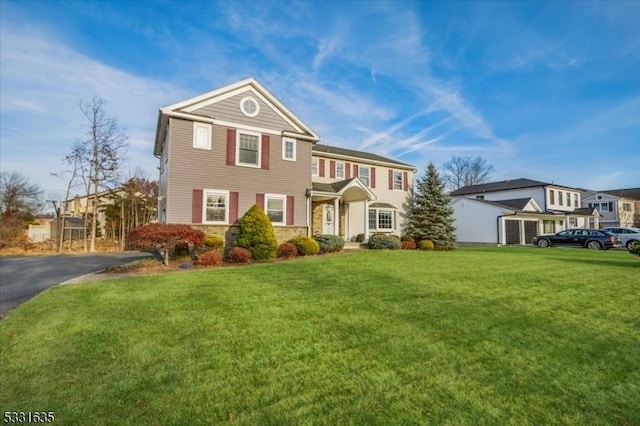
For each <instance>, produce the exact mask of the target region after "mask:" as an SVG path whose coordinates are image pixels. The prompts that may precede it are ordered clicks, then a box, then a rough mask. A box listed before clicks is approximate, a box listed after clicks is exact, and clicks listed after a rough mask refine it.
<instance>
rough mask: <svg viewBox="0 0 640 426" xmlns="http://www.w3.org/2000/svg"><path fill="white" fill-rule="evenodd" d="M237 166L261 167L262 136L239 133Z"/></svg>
mask: <svg viewBox="0 0 640 426" xmlns="http://www.w3.org/2000/svg"><path fill="white" fill-rule="evenodd" d="M237 146H238V156H237V159H238V161H237V164H238V165H245V166H254V167H260V134H258V133H247V132H238V144H237Z"/></svg>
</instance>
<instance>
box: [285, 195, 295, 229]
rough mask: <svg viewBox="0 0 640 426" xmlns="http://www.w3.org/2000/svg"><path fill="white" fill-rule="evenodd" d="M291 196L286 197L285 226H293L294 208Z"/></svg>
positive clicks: (293, 200)
mask: <svg viewBox="0 0 640 426" xmlns="http://www.w3.org/2000/svg"><path fill="white" fill-rule="evenodd" d="M294 202H295V199H294V198H293V195H287V222H286V223H287V226H293V211H294V207H295V203H294Z"/></svg>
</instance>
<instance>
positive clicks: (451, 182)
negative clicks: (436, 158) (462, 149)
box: [442, 156, 494, 191]
mask: <svg viewBox="0 0 640 426" xmlns="http://www.w3.org/2000/svg"><path fill="white" fill-rule="evenodd" d="M442 170H443V180H444V183H445V184H446V185H447V187H448V188H449V189H450V190H452V191H454V190H456V189H460V188H462V187H463V186H470V185H478V184H480V183H484V182H486V181H487V180H488V179H489V178H490V177H491V173H493V170H494V169H493V166H492V165H491V164H488V163H487V160H485V159H484V158H482V157H479V156H478V157H456V156H453V157H452V158H451V160H449V161H447V162H446V163H444V164H443V165H442Z"/></svg>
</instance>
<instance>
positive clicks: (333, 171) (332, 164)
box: [329, 160, 336, 179]
mask: <svg viewBox="0 0 640 426" xmlns="http://www.w3.org/2000/svg"><path fill="white" fill-rule="evenodd" d="M329 177H330V178H332V179H333V178H335V177H336V162H335V161H333V160H331V161H329Z"/></svg>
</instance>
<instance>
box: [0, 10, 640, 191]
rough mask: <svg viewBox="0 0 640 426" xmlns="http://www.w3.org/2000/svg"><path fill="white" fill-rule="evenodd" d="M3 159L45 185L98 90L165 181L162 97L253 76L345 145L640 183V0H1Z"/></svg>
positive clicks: (621, 184)
mask: <svg viewBox="0 0 640 426" xmlns="http://www.w3.org/2000/svg"><path fill="white" fill-rule="evenodd" d="M0 8H1V9H0V19H1V21H0V67H1V68H0V115H1V118H0V140H1V152H0V169H1V170H3V171H8V170H13V169H16V170H19V171H21V172H23V173H24V174H25V175H27V176H29V177H30V178H31V179H32V181H33V182H35V183H37V184H39V185H40V186H41V187H42V188H43V189H44V190H45V195H47V194H48V193H53V192H56V191H57V192H60V191H62V190H63V189H64V188H65V186H66V182H64V180H61V179H55V178H52V177H51V176H50V172H56V171H60V170H61V169H62V165H61V158H62V157H63V156H64V155H65V154H66V153H67V152H68V151H69V149H70V147H71V144H72V143H73V141H74V140H75V139H77V138H80V137H82V136H83V132H84V130H83V128H82V126H83V124H84V123H83V121H82V116H81V114H80V110H79V103H80V101H82V100H87V99H90V98H91V97H92V96H94V95H98V96H102V97H104V98H105V99H106V100H107V114H108V115H109V116H113V117H115V118H117V119H118V121H119V123H120V125H121V126H122V127H124V128H125V129H126V131H127V133H128V135H129V144H130V146H129V151H128V162H127V164H126V167H125V170H124V174H125V175H127V174H131V173H133V172H134V171H135V169H136V168H141V169H142V170H143V171H144V173H146V174H147V176H148V177H150V178H157V170H156V166H157V161H156V159H155V158H154V157H153V154H152V149H153V137H154V131H155V125H156V121H157V112H158V108H160V107H162V106H166V105H170V104H172V103H175V102H178V101H180V100H183V99H186V98H189V97H192V96H196V95H199V94H201V93H204V92H207V91H210V90H213V89H216V88H218V87H221V86H224V85H227V84H230V83H233V82H236V81H238V80H241V79H244V78H247V77H255V78H256V79H257V80H258V81H260V82H261V83H262V84H263V85H264V86H265V87H266V88H267V89H268V90H269V91H271V92H272V93H273V94H274V95H275V96H276V97H277V98H278V99H279V100H280V101H282V102H283V103H284V104H285V105H286V106H287V107H288V108H289V109H291V110H292V111H293V112H294V113H295V114H297V115H298V116H299V117H300V118H301V119H302V120H303V121H305V123H307V124H308V125H309V126H310V127H311V128H313V129H314V130H315V131H316V132H317V133H319V134H320V136H321V137H322V142H323V143H326V144H329V145H336V146H342V147H346V148H352V149H361V150H367V151H371V152H375V153H378V154H381V155H387V156H391V157H394V158H396V159H398V160H401V161H405V162H408V163H411V164H414V165H416V166H417V167H418V168H419V172H420V173H422V171H423V170H424V168H425V165H426V164H427V163H428V162H429V161H432V162H434V163H435V164H436V165H437V166H440V165H442V163H444V162H446V161H447V160H449V159H450V158H451V157H452V156H454V155H456V156H482V157H484V158H486V159H487V160H488V162H489V163H490V164H492V165H493V166H494V168H495V172H494V173H493V180H501V179H509V178H518V177H527V178H531V179H537V180H542V181H546V182H555V183H557V184H561V185H566V186H573V187H582V188H591V189H608V188H628V187H638V186H640V25H638V22H640V2H638V1H629V2H625V1H607V2H597V1H585V2H580V1H572V2H524V1H517V2H516V1H514V2H480V1H477V2H453V1H449V2H398V1H392V2H383V1H380V2H376V1H372V2H337V1H336V2H334V1H325V2H320V1H317V2H316V1H314V2H307V1H301V2H271V1H267V2H240V1H228V2H205V1H197V2H196V1H191V2H190V1H183V2H171V1H153V2H135V1H117V2H115V1H114V2H107V1H100V2H88V1H83V2H73V1H65V2H54V1H47V2H37V1H21V2H13V1H6V0H1V1H0Z"/></svg>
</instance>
